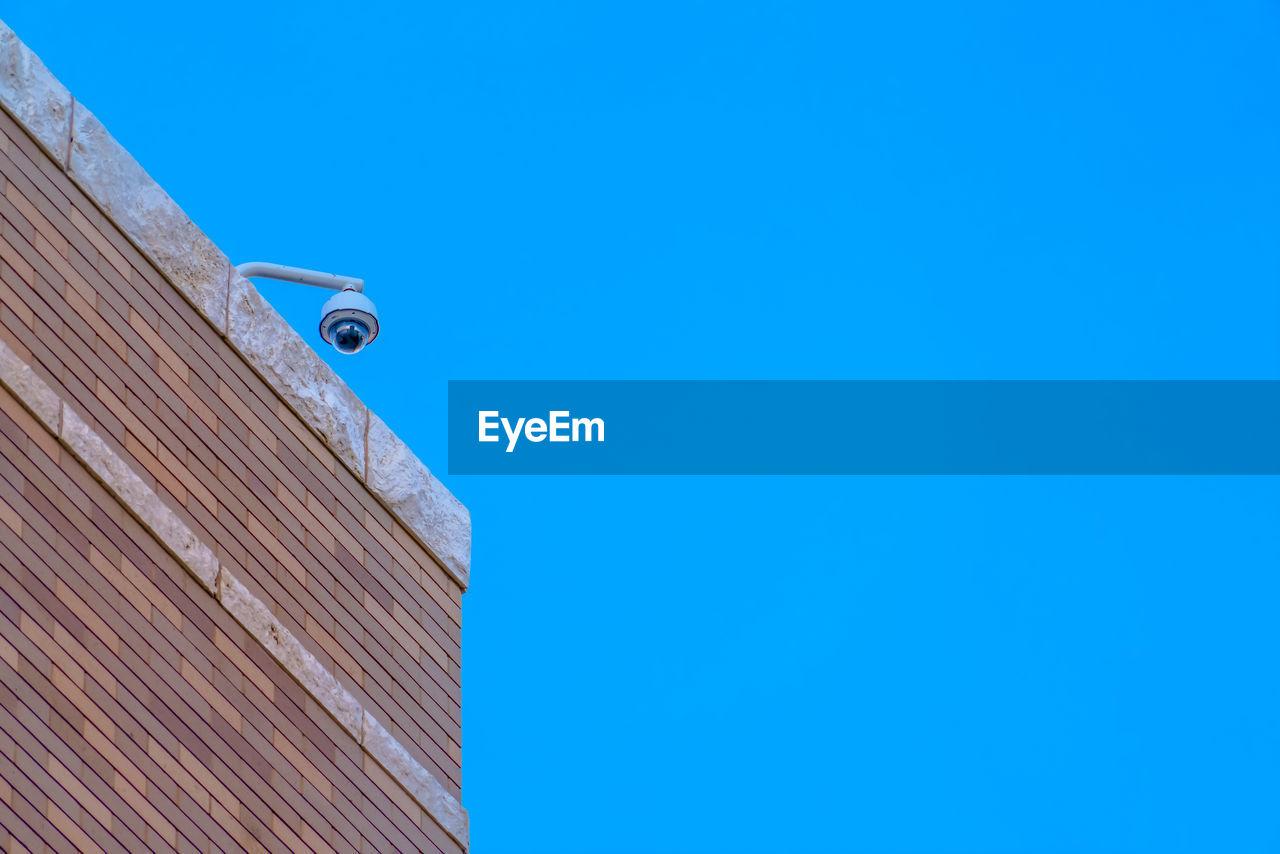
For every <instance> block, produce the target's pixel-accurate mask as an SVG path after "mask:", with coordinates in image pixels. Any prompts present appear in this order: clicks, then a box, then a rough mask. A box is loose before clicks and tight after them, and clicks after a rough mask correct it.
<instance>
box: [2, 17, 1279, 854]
mask: <svg viewBox="0 0 1280 854" xmlns="http://www.w3.org/2000/svg"><path fill="white" fill-rule="evenodd" d="M860 5H863V4H847V3H830V4H812V3H799V2H780V3H773V4H762V3H712V2H680V3H664V2H646V3H632V4H619V3H609V4H601V3H567V2H565V3H550V4H531V3H519V2H510V3H492V2H485V3H465V4H447V5H446V4H407V3H406V4H404V5H394V4H387V3H382V2H377V0H367V2H362V3H358V4H345V3H344V4H338V3H333V2H308V3H285V4H280V3H262V2H253V3H246V2H235V0H232V2H224V3H220V4H217V5H216V6H213V5H208V4H175V3H163V4H160V3H151V4H146V3H138V4H110V3H87V2H66V0H43V2H39V3H36V2H26V3H19V4H9V6H8V8H6V9H5V10H4V12H3V17H4V19H5V20H6V21H7V23H9V24H10V25H11V26H12V27H13V28H14V29H15V30H16V31H17V32H18V34H19V36H20V37H22V38H23V39H24V40H25V41H27V43H28V44H30V45H31V46H32V47H33V48H34V49H35V50H36V51H37V52H38V53H39V54H40V55H41V56H42V57H43V58H44V60H45V61H46V62H47V64H48V65H49V66H50V67H51V68H52V69H53V71H54V73H55V74H57V75H58V76H59V77H60V78H61V79H62V80H63V81H64V82H65V83H66V84H67V85H68V87H69V88H70V89H71V90H72V92H73V93H74V94H75V95H76V96H77V97H78V98H79V99H80V100H82V101H83V102H84V103H85V104H87V105H88V106H89V108H90V109H92V110H94V111H95V112H96V113H97V114H98V115H99V116H100V117H101V118H102V119H103V120H104V122H105V123H106V124H107V126H108V128H109V129H110V130H111V131H112V132H113V133H114V134H115V135H116V136H117V138H119V139H120V140H121V141H122V142H123V144H124V145H125V146H126V147H127V148H128V149H129V150H130V151H131V152H133V153H134V155H135V156H136V157H137V158H138V159H139V160H140V161H141V162H142V163H143V165H144V166H145V167H146V168H147V169H148V170H149V171H150V172H151V173H152V175H154V176H155V177H156V178H157V179H158V180H159V181H160V183H161V184H162V185H163V186H164V187H165V188H166V189H168V190H169V192H170V193H171V195H173V196H174V197H175V198H176V199H177V200H178V202H179V203H180V204H181V205H182V206H183V207H184V208H185V209H186V210H187V212H188V213H190V214H191V216H192V217H193V218H194V219H195V220H196V221H197V222H198V223H199V224H200V225H201V226H202V227H203V228H204V229H205V231H206V232H207V233H208V234H209V235H210V236H211V237H212V238H213V239H214V240H215V241H216V242H217V243H218V244H219V245H220V246H221V247H222V248H223V249H224V250H225V251H226V252H227V253H228V254H229V255H230V256H232V258H233V259H235V260H236V261H245V260H258V259H261V260H271V261H278V262H282V263H287V264H295V265H302V266H309V267H316V268H321V269H331V270H334V271H337V272H343V273H351V274H354V275H360V276H363V277H365V278H366V279H367V280H368V281H369V293H370V296H372V297H373V298H374V299H375V300H376V301H377V302H378V305H379V308H380V309H381V311H382V313H383V316H384V327H383V329H384V337H383V338H382V339H380V340H379V341H378V343H377V344H376V345H374V346H373V347H372V348H371V349H370V350H369V351H367V353H366V354H365V355H362V356H360V357H359V358H358V359H350V360H341V361H339V360H338V359H337V358H336V357H334V359H333V364H334V365H335V367H336V368H337V369H338V371H339V372H340V373H341V374H342V376H343V377H344V378H345V379H346V380H347V381H348V383H349V384H350V385H351V386H352V387H353V388H354V389H355V390H356V392H357V393H358V394H359V395H360V396H361V397H362V398H363V399H364V400H365V401H367V402H368V403H369V404H370V405H371V406H373V407H374V408H375V409H376V410H377V411H378V412H379V413H380V414H381V415H382V416H383V417H384V418H385V419H386V420H387V421H388V422H389V423H390V424H391V425H392V427H394V428H395V429H396V430H397V431H398V432H399V433H400V434H401V435H402V436H403V437H404V438H405V439H407V440H408V441H409V443H410V444H411V445H412V446H413V448H414V449H415V450H416V451H417V453H418V455H419V456H420V457H421V458H422V459H423V461H424V462H426V463H427V464H428V465H429V466H431V467H432V468H433V469H436V470H437V471H439V472H440V473H441V474H442V476H444V478H445V480H446V482H447V484H448V486H449V487H450V488H451V489H452V490H453V491H454V492H455V493H456V494H457V495H458V496H459V497H460V498H461V499H462V500H463V501H464V502H465V503H466V504H467V505H468V506H469V507H470V508H471V511H472V514H473V518H474V526H475V552H474V574H473V578H474V585H473V587H472V589H471V591H470V592H469V593H468V594H467V596H466V599H465V631H464V649H465V653H464V669H463V673H464V682H465V691H464V732H465V744H464V769H465V778H464V803H465V805H466V806H467V807H468V808H469V809H470V811H471V815H472V820H473V838H474V843H475V851H476V852H477V854H505V852H515V853H516V854H520V852H542V851H546V852H665V851H691V852H704V851H705V852H757V851H760V852H763V851H770V852H772V851H806V852H827V851H831V852H842V851H866V852H908V851H910V852H962V851H963V852H971V851H983V852H996V851H1009V852H1012V851H1036V852H1040V851H1046V852H1048V851H1144V852H1145V851H1152V852H1176V851H1195V852H1202V851H1231V852H1255V851H1257V852H1262V851H1276V850H1280V819H1278V818H1277V816H1278V815H1280V812H1278V811H1277V803H1280V687H1278V686H1280V682H1277V679H1276V662H1277V653H1280V619H1278V618H1277V612H1278V607H1280V573H1278V570H1280V481H1278V480H1277V479H1275V478H1177V477H1159V478H1154V477H1153V478H1121V477H1079V478H1069V477H1057V478H926V477H917V478H834V477H832V478H749V477H737V478H691V477H686V478H656V477H655V478H645V477H633V478H572V477H566V478H532V477H526V478H478V477H473V478H466V477H449V476H447V474H445V473H444V466H445V438H446V434H445V391H446V381H447V380H449V379H484V378H495V379H501V378H549V379H561V378H564V379H571V378H588V379H596V378H601V379H604V378H659V379H661V378H730V379H732V378H760V379H770V378H1142V379H1146V378H1188V379H1199V378H1269V379H1277V378H1280V338H1278V336H1277V329H1278V326H1280V285H1278V282H1280V272H1278V271H1280V248H1278V247H1280V241H1278V240H1277V235H1280V156H1278V153H1280V118H1278V117H1280V110H1278V107H1280V96H1278V94H1277V93H1278V92H1280V88H1278V85H1280V71H1278V70H1277V64H1276V58H1277V56H1280V7H1277V6H1276V4H1275V3H1273V2H1261V0H1255V2H1234V0H1224V2H1215V3H1206V2H1172V3H1154V2H1142V3H1136V2H1106V3H1100V2H1071V3H1034V4H1030V3H1006V4H1001V3H982V2H980V3H971V4H953V3H926V2H907V3H891V4H877V5H879V6H881V7H882V8H878V9H876V8H858V7H859V6H860ZM866 5H868V6H869V5H870V4H866ZM263 289H264V291H265V292H266V293H267V294H268V295H269V297H270V298H271V299H272V300H273V301H274V302H275V304H276V305H277V306H278V307H279V308H280V309H281V310H282V311H283V312H284V313H285V315H286V317H288V318H289V319H290V321H291V322H292V323H293V324H294V325H295V326H296V327H297V328H298V329H299V330H300V331H302V332H303V333H304V334H305V335H307V336H310V337H314V336H313V328H314V324H315V321H316V317H315V315H316V312H317V311H318V306H319V303H320V298H319V297H318V296H317V294H316V293H314V292H309V291H304V290H302V289H297V290H290V289H289V288H288V287H287V286H278V287H275V286H271V285H264V288H263ZM321 296H322V295H321ZM325 355H326V358H330V355H329V354H328V353H327V352H326V354H325ZM839 431H840V425H839V424H826V425H823V426H822V427H821V428H820V429H819V431H818V434H817V437H816V438H815V441H836V440H837V438H838V436H839Z"/></svg>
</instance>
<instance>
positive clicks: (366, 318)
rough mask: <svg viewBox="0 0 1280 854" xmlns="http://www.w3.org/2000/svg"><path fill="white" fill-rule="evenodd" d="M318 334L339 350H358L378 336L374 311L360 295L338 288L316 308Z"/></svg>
mask: <svg viewBox="0 0 1280 854" xmlns="http://www.w3.org/2000/svg"><path fill="white" fill-rule="evenodd" d="M320 337H321V338H323V339H324V340H325V341H327V342H329V343H330V344H332V345H333V349H335V350H337V351H338V352H339V353H346V354H347V355H351V354H353V353H359V352H360V351H361V350H363V349H364V348H365V345H367V344H371V343H373V339H375V338H377V337H378V310H377V309H376V308H374V305H373V302H372V301H371V300H370V299H369V298H368V297H367V296H365V295H364V294H362V293H358V292H357V291H354V290H346V291H340V292H339V293H336V294H334V295H333V296H331V297H329V301H328V302H326V303H325V304H324V308H322V309H320Z"/></svg>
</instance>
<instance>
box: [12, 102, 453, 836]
mask: <svg viewBox="0 0 1280 854" xmlns="http://www.w3.org/2000/svg"><path fill="white" fill-rule="evenodd" d="M0 186H2V187H3V192H2V193H0V341H2V342H3V344H4V345H6V346H7V347H8V348H9V350H10V351H12V353H13V354H14V355H15V356H16V357H17V358H18V359H20V360H21V361H22V362H23V363H25V364H26V365H28V366H30V368H31V370H32V371H33V372H34V374H35V376H36V377H38V378H39V379H40V380H43V382H44V383H45V384H47V386H48V387H49V388H51V389H52V390H53V391H54V392H55V393H56V394H57V395H58V397H59V399H60V400H62V401H63V402H64V403H65V405H66V406H68V407H72V408H74V410H75V411H76V412H78V413H79V416H80V417H81V418H82V419H83V420H84V422H85V423H86V424H87V425H88V427H89V428H90V429H91V430H92V431H93V432H94V433H95V434H97V436H98V437H100V438H101V440H102V441H103V442H104V443H105V444H106V446H107V447H108V448H109V450H110V451H111V452H113V453H114V455H115V456H116V457H118V458H119V459H122V460H124V461H126V463H127V464H128V466H129V468H130V469H131V470H132V471H133V472H135V473H136V474H137V475H139V476H140V477H141V480H142V482H143V483H144V485H145V486H146V487H147V488H149V489H150V490H151V491H152V492H154V494H155V495H156V496H159V499H160V501H161V502H162V504H163V506H164V508H165V511H166V512H171V513H172V514H174V516H175V517H176V518H178V519H180V520H181V522H182V523H183V524H184V525H185V527H186V529H187V530H189V531H190V532H191V533H192V534H193V535H194V537H195V538H196V539H197V540H198V541H199V542H200V543H204V544H207V545H208V546H209V547H210V548H211V549H212V550H213V552H214V553H215V555H216V557H217V560H218V562H219V564H220V565H222V566H225V567H229V568H232V569H234V572H235V577H236V578H237V579H239V580H240V581H241V582H243V584H244V585H245V586H246V587H247V588H248V589H249V591H250V592H251V594H252V595H253V596H254V597H256V599H257V600H260V601H261V602H262V603H264V604H265V605H266V606H267V607H268V608H269V609H270V612H271V614H272V615H273V617H274V619H275V620H277V621H278V622H279V624H280V626H282V627H284V628H285V629H287V630H288V631H289V632H291V633H292V635H293V636H295V637H296V638H298V639H299V640H300V641H301V644H302V646H303V647H305V650H306V651H307V652H308V653H310V654H311V655H312V656H314V658H315V659H317V660H318V661H319V662H320V663H321V665H322V666H323V667H324V668H325V669H326V670H327V671H328V672H329V673H331V674H332V675H333V676H336V677H337V681H338V682H339V683H340V684H341V686H342V687H343V688H345V689H346V690H347V691H348V692H350V694H351V695H352V696H353V697H354V698H355V700H357V701H358V702H359V705H360V707H361V708H362V709H363V710H365V712H367V713H368V714H371V715H373V716H374V717H376V719H377V720H378V721H380V722H381V723H382V725H384V726H385V729H386V730H387V732H389V733H390V735H391V736H393V737H394V739H395V741H396V742H398V743H399V745H400V746H401V747H402V748H403V750H404V751H405V752H406V753H407V754H408V756H409V757H411V759H412V760H415V761H416V764H417V765H420V766H421V768H424V769H426V771H427V772H429V774H430V775H431V776H432V777H433V778H434V779H435V780H437V781H438V782H439V784H440V786H441V787H442V788H443V790H444V791H446V792H448V793H449V794H450V795H452V796H453V797H454V798H458V799H460V794H461V792H460V781H461V776H460V764H459V763H460V758H461V755H460V744H461V736H460V726H459V723H460V720H461V718H460V688H459V679H460V673H459V662H460V651H459V638H460V630H459V625H460V599H461V593H462V588H461V586H460V585H459V583H458V581H457V580H455V577H454V575H453V574H451V573H449V572H447V571H446V570H445V569H444V568H443V567H442V566H441V565H440V564H439V563H437V562H436V560H435V559H434V558H433V556H432V554H431V553H430V552H429V551H428V550H427V549H426V548H424V547H423V546H422V545H421V543H420V542H419V539H418V538H417V537H415V536H414V535H412V534H411V533H410V531H409V530H407V529H406V527H405V526H404V525H403V524H402V523H401V521H400V520H399V519H398V518H397V516H396V515H394V514H393V513H391V512H390V511H388V509H387V508H386V507H385V506H384V505H383V504H382V503H380V502H379V500H378V499H377V498H375V497H374V495H373V494H371V492H370V491H369V489H368V487H367V486H366V485H365V484H364V483H363V482H362V481H361V480H360V479H359V478H357V477H356V476H355V475H354V474H353V473H352V472H351V471H350V470H349V469H348V468H347V466H346V465H344V464H343V463H342V462H341V461H340V460H339V459H338V458H337V457H336V456H335V454H334V452H333V451H332V450H330V448H329V447H328V446H327V445H326V444H325V443H324V442H323V441H321V439H320V438H319V437H317V435H315V434H314V433H313V432H312V430H311V429H310V428H309V427H308V426H307V424H306V423H305V422H304V421H303V419H302V418H300V417H299V416H298V415H297V414H295V412H294V411H293V410H292V409H291V408H290V407H289V406H288V405H287V404H286V403H285V401H284V400H283V399H282V398H281V396H280V395H279V394H278V393H277V391H276V389H274V388H273V387H272V386H271V385H270V384H269V383H268V382H266V381H265V380H264V379H262V378H261V377H260V376H259V375H258V374H257V373H255V371H254V370H253V369H252V368H251V367H250V366H249V364H248V363H247V362H246V361H245V359H244V358H243V357H242V356H241V355H240V354H239V353H238V352H237V351H236V349H235V348H233V347H232V346H231V345H230V344H229V343H228V342H227V341H226V340H225V339H224V338H223V337H221V335H220V334H219V332H218V331H217V330H216V329H215V328H214V327H213V326H212V325H211V324H210V323H209V322H208V321H207V320H206V319H205V318H204V317H202V315H201V314H200V313H199V312H197V311H196V310H195V309H194V308H193V307H192V305H191V304H190V303H188V302H187V300H186V299H185V298H184V297H183V295H182V294H180V293H179V291H178V290H177V289H176V288H175V287H174V286H173V285H172V284H170V282H169V281H167V280H166V278H165V276H163V275H162V274H161V273H160V272H159V271H158V270H157V268H156V267H155V266H153V264H152V263H151V262H150V261H149V260H148V258H147V257H146V256H144V255H143V254H142V253H141V252H139V251H138V250H137V249H136V248H135V247H134V246H133V244H132V243H131V242H130V241H129V240H128V239H126V237H125V236H124V235H123V234H122V233H121V231H120V230H119V229H118V228H117V227H116V226H115V225H114V224H113V223H112V221H111V220H110V219H108V218H107V217H106V216H104V215H103V214H102V213H101V212H100V211H99V210H98V208H97V207H95V205H94V204H93V203H92V202H91V201H90V200H89V199H88V198H87V197H86V196H85V195H84V193H83V192H81V190H80V189H79V188H78V187H77V186H76V185H75V184H74V183H72V181H71V180H69V179H68V177H67V175H66V173H65V171H64V169H63V167H62V165H61V164H58V163H57V162H55V161H54V160H52V159H51V158H50V157H49V156H48V155H47V154H46V153H45V152H44V151H43V150H41V148H39V147H38V146H37V145H36V144H35V142H34V141H33V140H32V139H31V138H30V137H29V136H27V134H26V133H25V132H24V130H23V128H22V127H20V126H19V125H18V124H17V123H16V122H15V121H14V120H13V119H12V118H11V117H10V116H9V115H7V114H5V113H2V112H0ZM101 479H102V475H101V473H99V472H94V471H91V470H90V469H89V468H87V467H86V466H85V465H84V464H83V463H82V462H81V461H80V460H78V459H77V458H76V457H75V456H74V455H73V454H72V453H70V452H69V451H68V448H67V447H66V446H65V443H63V442H60V441H59V438H58V436H57V435H56V430H55V431H51V429H50V427H49V426H48V425H46V424H44V423H41V421H40V420H38V419H37V418H35V417H33V415H32V414H31V413H29V412H28V411H27V410H26V409H25V408H24V406H23V405H22V404H21V402H20V401H19V400H18V399H17V397H15V395H13V394H11V393H9V392H8V391H5V390H4V388H3V387H2V386H0V522H2V524H0V565H2V567H3V575H2V576H0V614H2V616H0V658H2V659H3V661H2V662H0V671H2V672H3V680H2V681H3V685H4V687H3V689H0V707H2V709H3V710H2V711H0V781H3V782H0V826H3V828H4V829H5V831H7V832H8V833H9V834H10V835H11V839H12V840H16V841H17V842H19V843H21V844H22V845H24V846H26V847H27V848H29V849H31V850H42V847H41V846H42V845H44V844H48V845H49V846H51V847H52V848H53V849H55V850H77V849H80V850H83V849H90V850H92V849H93V845H95V844H96V845H97V846H99V847H101V848H102V849H103V850H108V851H110V850H116V851H138V850H142V849H143V848H149V847H171V846H172V847H176V848H180V849H183V850H200V851H209V850H229V849H235V848H237V847H240V846H244V847H246V848H249V849H256V850H267V851H279V850H299V849H300V850H307V849H308V848H309V849H312V850H317V851H318V850H328V849H329V848H330V847H333V848H337V849H339V850H352V849H356V850H371V851H391V850H417V849H422V850H437V849H439V850H444V851H457V850H461V848H460V845H459V843H458V842H457V841H456V840H455V838H453V836H452V835H451V834H449V833H446V832H445V831H444V830H443V829H442V828H441V826H439V825H438V824H437V823H436V821H433V819H432V817H431V815H430V813H429V812H428V811H427V810H424V809H423V804H422V803H421V800H422V798H421V797H418V798H415V797H414V796H413V795H412V793H411V792H409V791H407V790H406V788H405V787H404V786H403V785H402V781H401V782H397V779H398V778H397V777H396V776H395V775H394V774H393V773H389V771H388V770H387V768H386V767H385V766H386V764H387V763H386V762H385V761H384V762H382V763H380V762H378V761H374V760H373V759H371V757H370V754H369V752H368V750H366V749H365V748H364V747H362V745H361V743H360V738H359V737H353V735H352V734H351V733H350V732H349V731H348V729H344V727H342V726H339V725H338V723H337V722H336V721H335V720H334V718H332V717H331V716H330V715H329V713H328V712H326V711H325V709H324V707H323V706H322V705H319V704H317V702H316V699H315V698H314V697H312V696H310V695H309V694H308V692H307V690H305V689H304V688H303V686H302V685H301V684H300V683H299V681H297V680H296V679H295V675H296V674H292V673H291V672H290V671H289V670H287V669H285V668H284V667H282V666H281V663H280V662H278V661H277V658H275V657H273V655H271V654H268V652H267V650H266V649H264V647H263V645H262V643H260V642H259V640H258V639H255V638H254V637H253V636H252V635H251V634H249V633H248V632H247V631H246V629H245V628H244V627H243V626H242V625H241V623H239V622H237V620H236V619H234V618H233V616H232V615H231V614H230V613H229V612H228V611H227V610H225V609H224V608H223V607H222V606H221V605H220V604H219V601H218V598H217V597H216V595H215V594H213V593H211V592H210V591H209V590H208V589H206V587H205V586H202V585H201V584H200V583H199V582H198V581H197V580H196V579H195V578H193V576H192V575H191V573H190V572H189V571H188V570H187V569H186V568H184V566H183V564H182V562H181V561H180V560H178V558H177V557H175V555H174V554H173V553H171V552H172V549H170V548H167V547H166V546H165V545H163V544H162V542H161V540H159V539H157V537H156V536H155V535H154V534H153V533H152V532H151V531H149V530H148V528H147V527H146V526H144V525H143V524H142V523H141V522H140V521H139V519H138V518H135V513H133V512H131V509H130V508H129V507H128V505H127V504H125V503H122V502H121V500H119V498H118V497H117V496H116V495H115V494H113V492H112V490H111V489H109V488H107V486H104V484H103V483H101V482H99V480H101ZM2 835H3V834H0V836H2ZM455 835H456V834H455Z"/></svg>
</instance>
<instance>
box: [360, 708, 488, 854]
mask: <svg viewBox="0 0 1280 854" xmlns="http://www.w3.org/2000/svg"><path fill="white" fill-rule="evenodd" d="M363 746H364V749H365V750H366V751H368V753H369V755H370V756H372V757H373V758H374V759H376V760H377V761H378V764H379V765H381V766H382V767H383V768H385V769H387V773H388V774H390V775H391V776H392V777H394V778H395V779H396V781H397V782H398V783H400V785H402V786H404V788H405V791H407V792H408V793H409V794H410V795H412V796H413V799H414V800H415V801H417V802H418V803H419V804H421V805H422V808H423V809H424V810H426V811H427V814H428V815H430V816H431V817H432V818H433V819H435V822H436V824H438V825H440V826H441V827H442V828H444V831H445V832H446V833H448V834H449V835H450V836H452V837H453V838H454V839H455V840H457V841H458V844H459V845H461V846H462V847H463V848H469V847H470V845H471V841H470V819H469V817H468V816H467V811H466V810H465V809H463V807H462V804H460V803H458V799H457V798H455V797H454V796H453V795H451V794H449V792H448V791H446V790H445V788H444V786H442V785H440V781H439V780H437V779H436V778H435V777H434V776H432V774H431V772H430V771H428V770H427V769H426V768H424V767H422V765H421V763H419V762H418V761H417V760H416V759H414V758H413V757H412V756H410V755H409V753H408V751H406V750H405V749H404V747H403V746H402V745H401V744H400V742H398V741H396V739H395V737H394V736H392V735H391V733H389V732H388V731H387V730H386V728H385V727H383V725H382V724H381V723H379V722H378V720H377V719H376V718H375V717H374V716H373V715H371V714H369V713H368V712H367V711H366V712H365V713H364V740H363Z"/></svg>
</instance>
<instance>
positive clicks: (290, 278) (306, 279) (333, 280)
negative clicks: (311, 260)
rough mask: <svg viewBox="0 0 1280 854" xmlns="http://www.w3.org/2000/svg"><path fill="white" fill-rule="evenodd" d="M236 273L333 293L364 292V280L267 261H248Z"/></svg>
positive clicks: (246, 276) (249, 277) (248, 277)
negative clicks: (324, 289) (307, 286)
mask: <svg viewBox="0 0 1280 854" xmlns="http://www.w3.org/2000/svg"><path fill="white" fill-rule="evenodd" d="M236 272H237V273H239V274H240V275H242V276H244V277H245V278H246V279H252V278H255V277H257V278H260V279H278V280H280V281H282V282H294V283H295V284H299V285H311V286H312V287H314V288H326V289H327V290H331V291H355V292H356V293H363V292H364V279H356V278H353V277H352V276H339V275H338V274H336V273H320V272H317V271H315V270H304V269H302V268H301V267H286V266H285V265H283V264H268V263H267V262H266V261H248V262H246V263H244V264H237V265H236Z"/></svg>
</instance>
